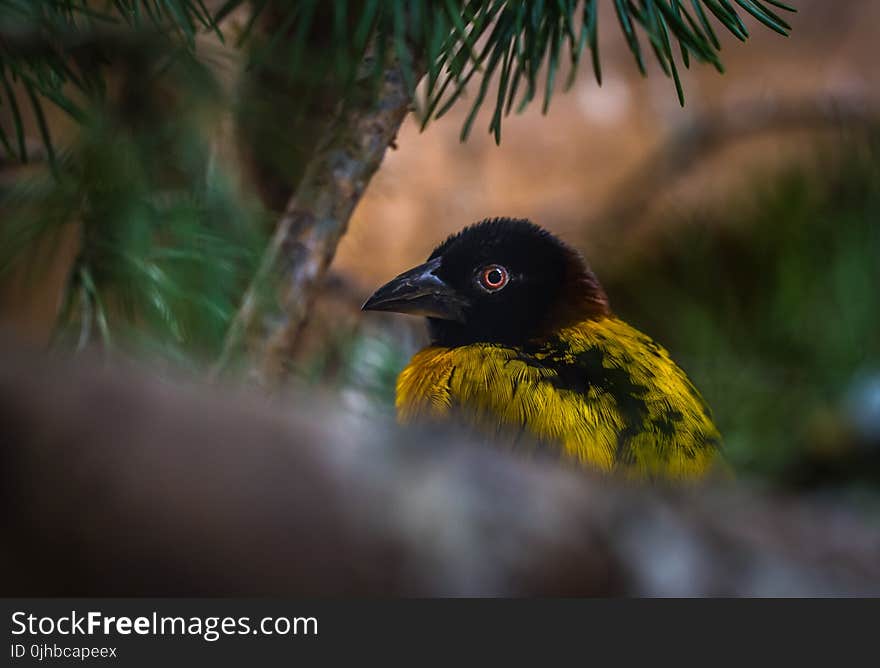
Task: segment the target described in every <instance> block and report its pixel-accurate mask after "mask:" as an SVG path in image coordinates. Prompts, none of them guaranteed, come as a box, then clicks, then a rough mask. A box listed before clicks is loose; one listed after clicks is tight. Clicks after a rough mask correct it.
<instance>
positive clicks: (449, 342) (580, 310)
mask: <svg viewBox="0 0 880 668" xmlns="http://www.w3.org/2000/svg"><path fill="white" fill-rule="evenodd" d="M364 309H366V310H379V311H398V312H401V313H413V314H417V315H425V316H427V317H428V323H429V327H430V332H431V338H432V341H433V343H435V344H438V345H445V346H456V345H465V344H468V343H474V342H492V343H506V344H517V343H524V342H526V341H529V340H532V339H537V338H540V337H542V336H545V335H547V334H549V333H551V332H552V331H554V330H555V329H558V328H560V327H564V326H565V325H568V324H573V323H575V322H578V321H581V320H585V319H587V318H591V317H599V316H601V315H604V314H607V313H608V303H607V300H606V298H605V293H604V292H603V290H602V287H601V286H600V285H599V283H598V281H597V280H596V277H595V276H594V275H593V273H592V272H591V271H590V270H589V268H588V267H587V266H586V264H585V263H584V261H583V258H581V256H580V255H579V254H578V253H577V251H575V250H574V249H572V248H570V247H569V246H567V245H566V244H564V243H563V242H562V241H560V240H559V239H557V238H556V237H554V236H553V235H552V234H550V233H549V232H548V231H546V230H544V229H542V228H540V227H538V226H537V225H534V224H533V223H531V222H529V221H528V220H517V219H511V218H493V219H490V220H484V221H482V222H480V223H477V224H475V225H471V226H470V227H466V228H465V229H463V230H462V231H461V232H459V233H457V234H454V235H452V236H451V237H449V238H448V239H447V240H446V241H444V242H443V243H442V244H440V245H439V246H438V247H437V248H436V249H435V250H434V252H433V253H431V256H430V257H429V258H428V262H426V263H425V264H423V265H420V266H418V267H415V268H414V269H411V270H409V271H407V272H405V273H403V274H401V275H400V276H398V277H397V278H395V279H394V280H392V281H391V282H389V283H387V284H386V285H384V286H382V287H381V288H379V289H378V290H377V291H376V292H375V294H374V295H373V296H372V297H370V299H369V300H367V303H366V304H364Z"/></svg>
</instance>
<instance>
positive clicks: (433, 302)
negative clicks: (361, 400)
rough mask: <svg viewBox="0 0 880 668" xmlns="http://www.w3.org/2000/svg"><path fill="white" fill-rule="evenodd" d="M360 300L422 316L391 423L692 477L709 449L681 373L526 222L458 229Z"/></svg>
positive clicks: (703, 409) (707, 431) (634, 472)
mask: <svg viewBox="0 0 880 668" xmlns="http://www.w3.org/2000/svg"><path fill="white" fill-rule="evenodd" d="M363 308H364V309H365V310H379V311H396V312H401V313H410V314H415V315H423V316H426V317H427V318H428V328H429V332H430V336H431V345H430V346H429V347H427V348H425V349H424V350H422V351H420V352H419V353H417V354H416V355H415V356H414V357H413V358H412V360H411V361H410V363H409V365H408V366H407V367H406V368H405V369H404V370H403V371H402V372H401V374H400V376H399V378H398V381H397V410H398V416H399V419H400V420H401V421H402V422H406V423H408V422H413V421H416V420H422V419H428V420H433V419H449V418H450V417H452V416H455V417H456V418H457V419H460V420H463V421H464V422H465V423H467V424H469V425H470V426H472V427H475V428H477V429H479V430H481V431H483V432H485V433H487V434H497V433H500V432H501V431H502V430H507V431H513V432H517V431H519V432H525V433H526V434H528V435H529V436H530V437H532V438H534V439H537V440H538V441H541V442H545V443H551V444H554V445H555V446H556V447H558V448H560V450H561V452H562V453H563V454H565V455H567V456H569V457H571V458H574V459H576V460H578V461H579V462H581V463H583V464H584V465H587V466H590V467H594V468H597V469H600V470H602V471H619V472H622V473H624V474H626V475H631V476H635V477H670V478H692V477H697V476H700V475H701V474H703V473H704V472H706V471H707V470H708V468H709V467H710V465H711V464H712V462H713V460H714V459H715V457H716V454H717V451H718V446H719V442H720V437H719V434H718V430H717V429H716V427H715V425H714V424H713V422H712V417H711V414H710V411H709V409H708V407H707V406H706V404H705V402H704V401H703V399H702V397H701V396H700V394H699V392H698V391H697V390H696V388H695V387H694V385H693V384H692V383H691V381H690V380H689V379H688V377H687V376H686V375H685V373H684V372H683V371H682V370H681V369H680V368H679V367H678V366H677V365H676V364H675V362H673V361H672V359H671V358H670V356H669V353H667V352H666V350H665V349H663V348H662V347H661V346H659V345H658V344H657V343H655V342H654V341H653V340H652V339H650V338H649V337H648V336H646V335H645V334H643V333H641V332H640V331H638V330H637V329H635V328H633V327H631V326H630V325H628V324H627V323H625V322H623V321H622V320H620V319H618V318H616V317H615V316H614V315H613V314H612V312H611V310H610V309H609V306H608V299H607V297H606V295H605V292H604V290H603V289H602V286H601V285H600V284H599V282H598V280H597V279H596V277H595V275H594V274H593V272H592V271H591V270H590V269H589V267H588V266H587V265H586V263H585V262H584V260H583V258H582V257H581V256H580V254H579V253H577V252H576V251H575V250H574V249H572V248H570V247H569V246H567V245H566V244H564V243H563V242H562V241H560V240H559V239H557V238H556V237H554V236H553V235H551V234H550V233H549V232H547V231H546V230H544V229H542V228H540V227H538V226H537V225H534V224H533V223H531V222H529V221H527V220H516V219H509V218H495V219H490V220H485V221H482V222H480V223H477V224H475V225H471V226H470V227H467V228H465V229H464V230H462V231H461V232H459V233H458V234H455V235H453V236H451V237H449V238H448V239H447V240H446V241H444V242H443V243H442V244H441V245H440V246H438V247H437V248H436V249H435V250H434V252H433V253H431V256H430V257H429V258H428V261H427V262H426V263H425V264H422V265H420V266H418V267H415V268H414V269H411V270H409V271H407V272H405V273H403V274H401V275H399V276H398V277H397V278H395V279H394V280H392V281H390V282H389V283H387V284H386V285H384V286H382V287H381V288H379V289H378V290H377V291H376V292H375V293H374V294H373V296H372V297H370V299H369V300H367V302H366V303H365V304H364V307H363Z"/></svg>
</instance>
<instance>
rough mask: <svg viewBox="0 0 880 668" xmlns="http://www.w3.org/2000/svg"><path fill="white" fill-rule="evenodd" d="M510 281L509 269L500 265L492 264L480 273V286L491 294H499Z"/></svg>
mask: <svg viewBox="0 0 880 668" xmlns="http://www.w3.org/2000/svg"><path fill="white" fill-rule="evenodd" d="M509 280H510V274H509V273H508V272H507V269H505V268H504V267H502V266H501V265H500V264H490V265H488V266H485V267H483V269H482V270H481V271H480V285H481V286H482V287H483V289H485V290H488V291H489V292H497V291H498V290H500V289H501V288H503V287H504V286H505V285H507V282H508V281H509Z"/></svg>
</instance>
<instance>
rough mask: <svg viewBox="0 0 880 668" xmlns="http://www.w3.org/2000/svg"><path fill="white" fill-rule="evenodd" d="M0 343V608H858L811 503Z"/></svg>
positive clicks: (871, 572) (865, 587)
mask: <svg viewBox="0 0 880 668" xmlns="http://www.w3.org/2000/svg"><path fill="white" fill-rule="evenodd" d="M3 344H4V345H2V346H0V425H2V436H0V442H2V444H3V447H2V448H0V497H2V498H0V531H2V535H3V541H2V543H0V583H2V584H0V586H2V591H3V592H4V593H5V594H6V595H7V596H15V595H28V596H34V595H56V596H57V595H92V596H94V595H177V596H182V595H199V594H202V595H205V594H211V595H221V594H225V595H265V594H273V595H285V594H286V595H321V596H326V595H343V594H345V595H355V594H357V595H365V594H372V595H376V594H381V595H404V594H405V595H535V594H541V595H560V594H562V595H593V594H601V595H631V596H638V595H710V594H711V595H715V594H717V595H758V594H761V595H793V596H799V595H818V594H875V595H876V594H878V593H880V532H877V531H876V527H874V526H873V525H872V524H871V522H870V521H869V520H868V519H860V518H859V517H858V516H857V515H855V514H853V513H852V512H850V511H847V509H846V508H844V507H839V506H835V505H829V504H828V502H827V501H826V502H824V503H822V504H820V503H819V501H818V500H817V501H811V500H810V499H804V498H800V499H799V498H793V497H781V496H774V495H770V494H767V493H759V492H756V491H754V490H750V489H749V488H747V487H744V486H743V487H737V488H730V487H723V488H710V487H705V488H687V489H664V488H661V487H651V486H636V485H632V484H627V483H624V482H620V481H614V480H609V479H605V478H599V477H593V476H589V475H585V474H584V473H583V472H581V471H575V470H572V469H570V468H567V467H564V466H562V465H560V464H559V463H558V462H556V461H553V460H550V459H527V458H525V457H522V456H519V455H518V454H517V453H515V452H509V451H506V450H500V449H497V450H496V449H493V448H488V447H479V446H468V445H466V444H464V443H463V442H462V441H461V439H459V438H456V437H453V436H450V435H449V434H446V435H441V434H437V433H436V432H434V433H431V434H427V433H411V432H402V431H399V430H397V429H396V428H395V427H394V426H393V425H391V424H387V423H385V422H381V421H370V422H364V421H363V420H362V419H361V418H356V417H354V416H352V415H351V413H350V412H346V411H345V410H344V409H343V408H342V407H341V406H337V405H334V404H333V403H325V402H317V401H316V400H315V399H314V398H307V397H304V396H302V395H297V396H294V397H293V399H294V402H292V403H291V402H289V401H288V402H285V405H280V404H276V403H274V402H271V401H269V400H266V399H262V400H260V399H259V398H258V397H256V396H255V395H253V394H251V395H244V394H241V393H240V392H239V393H238V394H231V393H228V392H221V391H220V390H219V389H218V388H210V387H204V386H195V385H187V383H170V382H168V380H159V379H155V378H148V377H145V376H144V375H143V374H142V373H141V372H137V371H133V370H132V369H117V370H115V371H111V370H108V369H106V368H101V367H99V366H87V365H86V362H85V357H84V356H80V357H78V358H77V359H76V361H73V362H71V361H59V360H58V359H46V358H43V357H38V356H36V355H34V354H29V353H26V352H23V351H22V350H21V349H20V348H19V347H17V346H16V345H14V344H12V343H11V342H9V341H4V342H3ZM291 405H293V406H295V407H296V410H295V411H291V409H290V406H291Z"/></svg>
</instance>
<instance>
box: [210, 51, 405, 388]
mask: <svg viewBox="0 0 880 668" xmlns="http://www.w3.org/2000/svg"><path fill="white" fill-rule="evenodd" d="M384 57H385V58H386V60H387V65H386V66H385V67H384V71H383V72H382V75H381V79H380V81H379V84H378V86H377V85H375V82H373V81H372V77H371V73H372V71H373V67H374V64H373V62H372V58H371V57H369V56H368V57H367V58H366V59H365V62H364V64H363V67H362V72H361V76H360V77H359V79H360V82H359V83H358V85H357V89H356V90H355V92H354V94H353V96H352V97H353V98H354V99H355V102H354V103H349V104H348V105H342V104H341V105H340V107H339V109H338V111H337V114H336V118H335V119H334V121H333V123H331V124H330V126H329V128H328V130H327V131H326V136H325V137H324V138H323V141H322V142H321V143H320V144H319V146H318V148H317V150H316V152H315V154H314V156H312V158H311V159H310V160H309V164H308V166H307V168H306V171H305V173H304V175H303V178H302V180H301V181H300V183H299V185H298V186H297V189H296V192H295V193H294V195H293V197H292V198H291V200H290V202H289V203H288V205H287V208H286V210H285V212H284V214H283V215H282V217H281V219H280V220H279V221H278V226H277V228H276V232H275V235H274V237H273V238H272V241H271V242H270V244H269V248H268V249H267V251H266V254H265V255H264V257H263V261H262V263H261V268H260V270H259V272H258V274H257V277H256V279H255V281H254V283H253V284H252V285H251V287H250V288H249V289H248V291H247V293H246V294H245V297H244V299H243V301H242V305H241V308H240V310H239V312H238V313H237V314H236V317H235V319H234V320H233V323H232V325H231V327H230V330H229V334H228V336H227V339H226V341H225V344H224V348H223V353H222V355H221V357H220V359H219V361H218V363H217V364H216V366H215V369H214V373H215V375H216V374H217V373H219V372H221V371H222V370H223V368H224V367H225V366H226V365H227V364H228V363H229V360H230V358H231V356H232V355H233V354H235V353H236V352H238V351H239V350H240V349H241V348H242V347H243V346H244V347H247V348H248V349H249V352H250V356H251V360H252V364H253V366H254V372H255V375H256V377H257V380H258V381H259V382H260V384H262V385H264V386H270V387H271V386H277V385H279V384H280V382H281V381H282V380H283V379H284V377H285V376H286V373H287V366H288V364H289V359H290V356H291V353H292V351H293V349H294V345H295V343H296V339H297V336H298V335H299V333H300V330H301V328H302V325H303V323H304V321H305V319H306V315H307V313H308V310H309V307H310V306H311V302H312V300H313V299H314V295H315V291H316V288H317V287H318V286H319V285H320V282H321V280H322V279H323V277H324V274H325V273H326V270H327V267H328V266H329V264H330V262H331V261H332V259H333V256H334V254H335V253H336V247H337V245H338V244H339V240H340V239H341V238H342V235H343V234H344V233H345V231H346V230H347V228H348V221H349V219H350V218H351V214H352V212H353V211H354V208H355V206H356V205H357V203H358V202H359V201H360V199H361V197H362V195H363V193H364V190H365V188H366V187H367V184H368V183H369V181H370V179H371V178H372V176H373V174H374V173H375V172H376V170H377V169H378V168H379V165H380V163H381V162H382V158H383V157H384V155H385V151H386V149H387V148H388V146H389V145H390V144H391V143H392V142H393V141H394V138H395V137H396V135H397V131H398V129H399V128H400V125H401V124H402V123H403V119H404V118H405V116H406V114H407V112H408V111H409V109H410V105H411V102H412V97H411V94H410V92H409V90H408V88H407V86H406V83H405V80H404V76H403V72H402V69H401V67H400V66H399V63H398V61H397V59H396V58H395V57H393V56H392V55H390V52H389V54H387V55H385V56H384ZM267 280H269V281H271V282H272V283H273V284H275V285H277V286H278V290H277V299H276V301H275V303H274V304H271V305H269V306H268V308H266V307H265V305H264V304H263V303H262V300H261V298H260V293H261V290H262V288H263V286H264V285H265V283H266V281H267Z"/></svg>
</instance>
